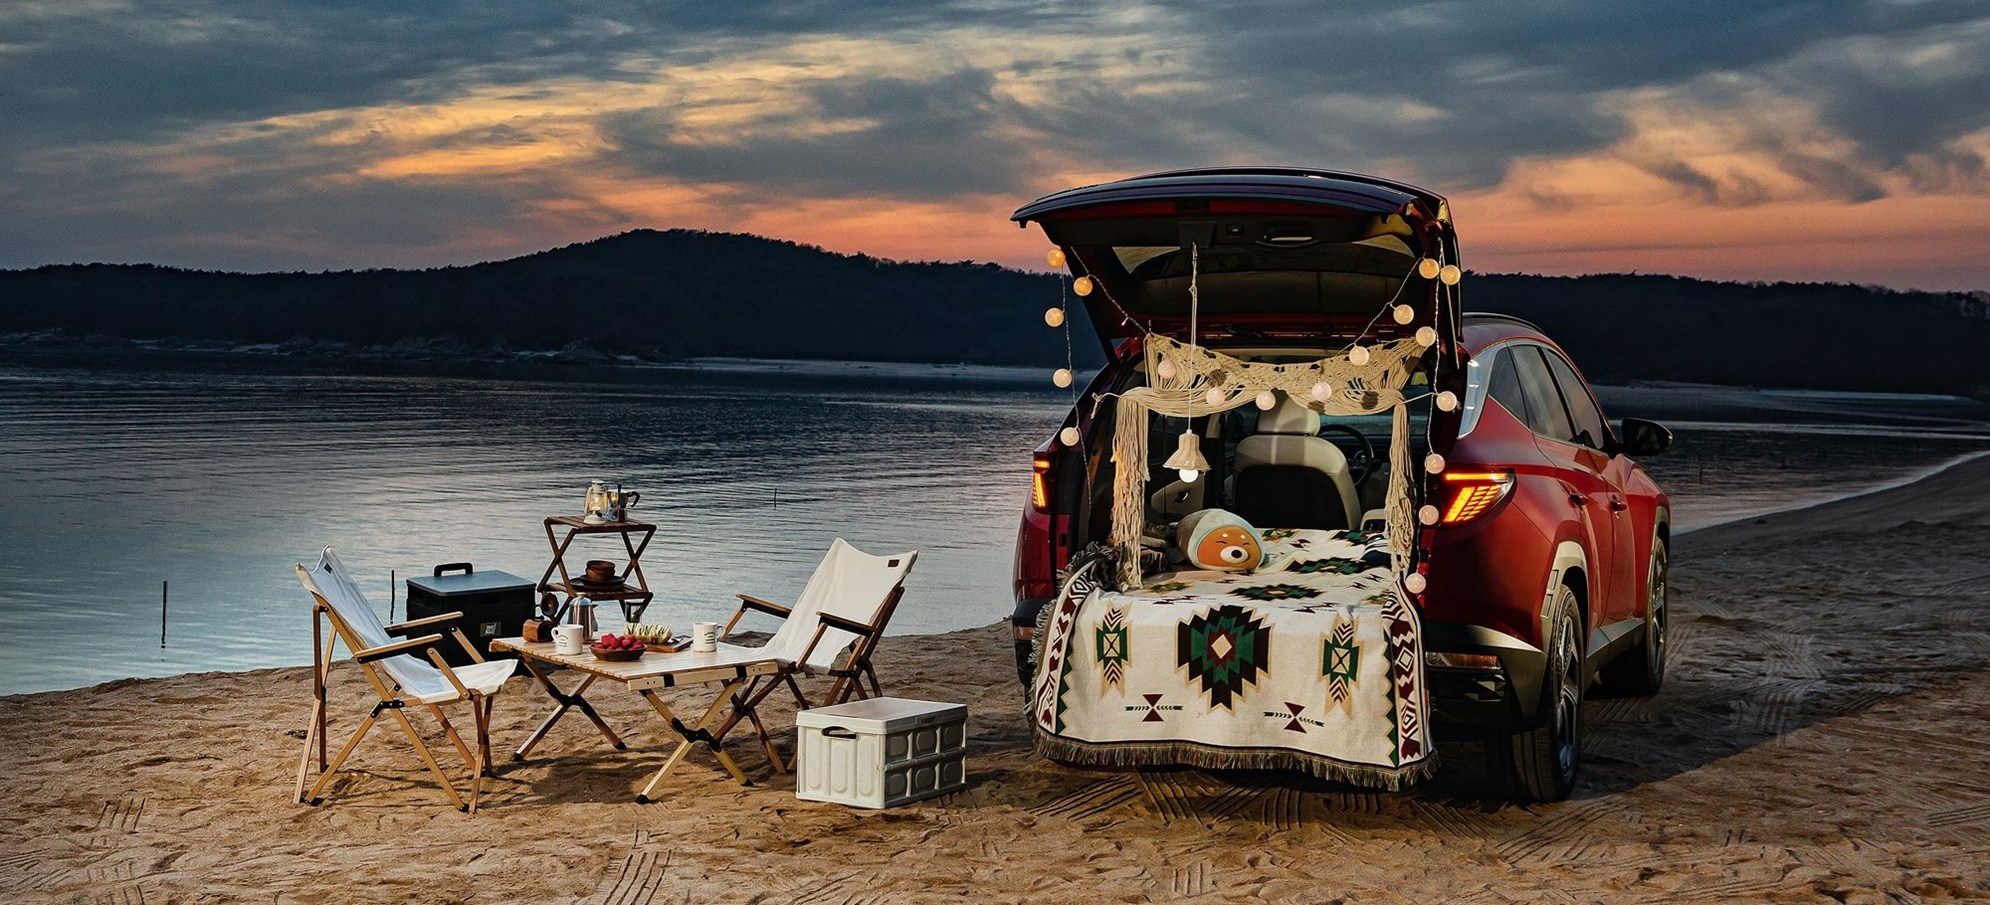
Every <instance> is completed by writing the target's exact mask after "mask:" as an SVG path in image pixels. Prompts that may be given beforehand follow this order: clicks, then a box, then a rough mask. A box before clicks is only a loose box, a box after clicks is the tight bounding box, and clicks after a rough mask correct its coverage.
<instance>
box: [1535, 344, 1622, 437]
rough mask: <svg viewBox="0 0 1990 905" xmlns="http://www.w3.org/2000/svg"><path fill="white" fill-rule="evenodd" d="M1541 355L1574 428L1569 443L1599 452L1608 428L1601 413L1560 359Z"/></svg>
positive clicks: (1580, 379)
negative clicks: (1575, 443) (1544, 359)
mask: <svg viewBox="0 0 1990 905" xmlns="http://www.w3.org/2000/svg"><path fill="white" fill-rule="evenodd" d="M1543 355H1544V356H1546V358H1547V359H1548V367H1549V368H1550V369H1551V370H1553V371H1554V372H1555V382H1556V383H1557V384H1560V385H1561V388H1562V399H1563V400H1565V401H1567V402H1568V407H1569V417H1570V419H1571V420H1572V421H1573V422H1574V425H1575V432H1574V433H1573V434H1571V435H1570V436H1569V438H1568V439H1570V440H1574V441H1575V442H1577V443H1580V444H1582V445H1584V446H1587V447H1591V448H1593V449H1602V448H1603V446H1604V444H1605V443H1607V442H1608V441H1609V439H1610V427H1609V425H1608V424H1606V423H1605V422H1604V420H1603V411H1602V410H1601V409H1599V408H1597V407H1596V400H1595V399H1593V398H1591V397H1590V395H1589V386H1588V385H1587V384H1585V383H1583V382H1582V378H1581V377H1580V376H1578V375H1577V374H1576V373H1575V368H1573V367H1571V366H1570V365H1569V363H1568V362H1566V361H1563V360H1562V357H1561V356H1560V355H1556V354H1554V353H1552V352H1544V353H1543Z"/></svg>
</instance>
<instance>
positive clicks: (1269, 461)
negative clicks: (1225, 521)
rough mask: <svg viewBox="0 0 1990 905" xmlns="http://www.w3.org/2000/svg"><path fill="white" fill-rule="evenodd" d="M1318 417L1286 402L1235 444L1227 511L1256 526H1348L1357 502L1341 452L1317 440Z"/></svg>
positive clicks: (1353, 522)
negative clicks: (1229, 504)
mask: <svg viewBox="0 0 1990 905" xmlns="http://www.w3.org/2000/svg"><path fill="white" fill-rule="evenodd" d="M1319 433H1320V415H1319V413H1317V412H1315V411H1313V410H1312V409H1309V408H1307V407H1305V406H1304V405H1301V404H1299V403H1298V402H1296V401H1294V400H1292V399H1290V398H1281V399H1280V400H1279V403H1278V407H1276V408H1274V409H1272V410H1271V411H1269V412H1266V413H1264V414H1263V415H1261V416H1259V417H1258V427H1257V432H1256V433H1255V434H1252V435H1251V436H1249V437H1245V438H1244V439H1242V440H1240V441H1238V443H1237V457H1236V463H1235V465H1234V469H1235V473H1236V477H1235V478H1234V481H1235V483H1234V484H1233V485H1232V488H1233V489H1232V493H1231V501H1232V505H1231V511H1233V512H1235V513H1237V514H1238V515H1240V516H1242V517H1243V518H1244V520H1245V521H1248V522H1250V523H1251V524H1253V525H1256V526H1258V527H1260V528H1324V529H1335V528H1352V527H1354V526H1355V525H1357V524H1358V521H1357V519H1359V517H1360V515H1361V512H1360V509H1359V508H1358V507H1359V506H1360V503H1359V501H1358V498H1357V497H1356V496H1355V493H1354V479H1353V477H1352V475H1350V474H1349V473H1348V467H1347V454H1346V453H1343V452H1341V450H1340V447H1338V446H1335V445H1334V444H1333V443H1331V442H1329V441H1327V440H1323V439H1321V438H1320V436H1319Z"/></svg>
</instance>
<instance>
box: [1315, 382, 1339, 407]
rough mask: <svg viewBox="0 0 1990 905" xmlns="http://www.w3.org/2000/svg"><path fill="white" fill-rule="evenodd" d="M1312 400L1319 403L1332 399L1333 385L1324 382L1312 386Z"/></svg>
mask: <svg viewBox="0 0 1990 905" xmlns="http://www.w3.org/2000/svg"><path fill="white" fill-rule="evenodd" d="M1313 398H1314V399H1318V400H1320V401H1321V402H1325V401H1327V400H1329V399H1332V398H1334V385H1333V384H1331V383H1328V382H1326V381H1324V380H1322V381H1320V382H1319V383H1316V384H1313Z"/></svg>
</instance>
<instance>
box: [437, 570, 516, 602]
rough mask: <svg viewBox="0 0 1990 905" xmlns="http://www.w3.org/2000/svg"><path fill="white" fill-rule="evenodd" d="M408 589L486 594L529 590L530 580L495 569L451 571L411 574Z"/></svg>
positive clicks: (444, 594)
mask: <svg viewBox="0 0 1990 905" xmlns="http://www.w3.org/2000/svg"><path fill="white" fill-rule="evenodd" d="M408 587H409V588H410V589H417V588H418V589H420V590H422V591H426V592H427V593H429V594H432V595H434V596H436V597H456V596H460V595H464V594H487V593H489V592H491V591H515V590H518V589H519V588H525V589H527V590H530V589H531V588H532V582H531V581H528V580H526V579H523V578H520V577H518V576H516V575H513V574H511V573H510V572H500V571H498V570H496V569H492V570H489V571H477V572H467V573H466V572H451V573H449V574H447V575H411V576H409V577H408Z"/></svg>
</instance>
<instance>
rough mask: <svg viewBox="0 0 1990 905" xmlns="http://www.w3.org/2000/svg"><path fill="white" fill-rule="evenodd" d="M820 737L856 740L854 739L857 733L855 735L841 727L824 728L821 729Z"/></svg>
mask: <svg viewBox="0 0 1990 905" xmlns="http://www.w3.org/2000/svg"><path fill="white" fill-rule="evenodd" d="M822 737H823V738H856V737H857V733H855V732H852V731H851V730H848V729H845V728H843V727H841V726H825V727H823V730H822Z"/></svg>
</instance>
